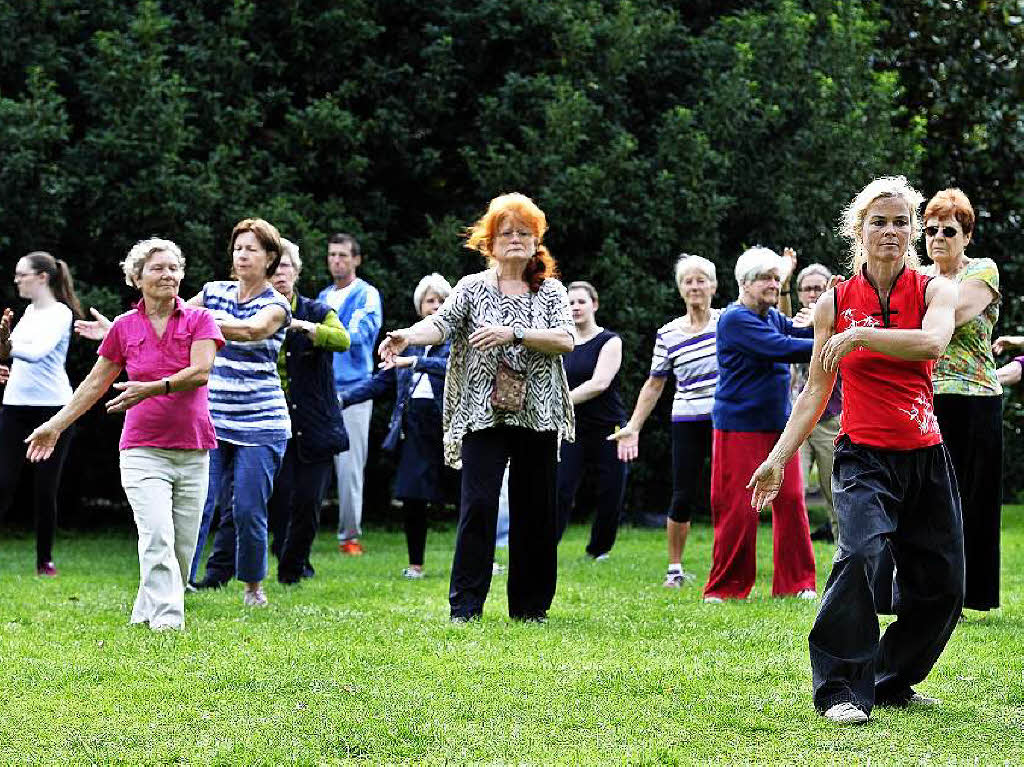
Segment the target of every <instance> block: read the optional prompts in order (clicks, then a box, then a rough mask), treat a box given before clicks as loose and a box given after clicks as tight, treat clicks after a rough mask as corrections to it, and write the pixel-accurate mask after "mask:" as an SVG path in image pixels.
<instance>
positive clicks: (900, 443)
mask: <svg viewBox="0 0 1024 767" xmlns="http://www.w3.org/2000/svg"><path fill="white" fill-rule="evenodd" d="M930 281H931V277H928V276H926V275H923V274H921V273H920V272H917V271H914V270H913V269H907V268H906V267H904V268H903V269H902V270H901V271H900V273H899V274H898V275H896V280H895V282H894V283H893V287H892V290H891V291H890V293H889V298H888V300H887V301H883V300H882V298H881V296H880V294H879V292H878V289H877V287H876V286H875V285H874V283H873V281H872V280H871V278H870V277H869V276H868V273H867V267H866V266H865V267H864V268H863V269H862V270H861V273H860V274H858V275H857V276H856V277H853V278H852V279H849V280H847V281H846V282H841V283H840V284H839V285H838V286H836V293H835V296H836V319H835V332H836V333H842V332H843V331H844V330H847V329H849V328H853V327H868V328H898V329H903V330H918V329H920V327H921V321H922V320H923V319H924V313H925V308H926V307H925V302H924V292H925V289H926V288H927V287H928V283H929V282H930ZM934 366H935V361H934V360H921V361H912V360H901V359H897V358H896V357H889V356H887V355H885V354H879V353H878V352H874V351H868V350H866V349H859V350H857V351H854V352H850V353H849V354H847V355H846V356H845V357H843V359H842V361H841V362H840V363H839V372H840V375H842V378H843V414H842V421H841V424H842V430H841V431H840V435H842V434H846V435H847V436H848V437H849V438H850V440H851V441H852V442H854V443H855V444H858V445H866V446H869V447H877V448H882V449H884V450H915V449H917V448H922V447H930V446H932V445H938V444H940V443H941V442H942V435H941V434H940V433H939V422H938V420H937V419H936V418H935V410H934V405H933V402H934V400H933V394H932V368H933V367H934Z"/></svg>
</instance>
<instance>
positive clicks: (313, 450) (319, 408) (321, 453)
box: [284, 294, 348, 463]
mask: <svg viewBox="0 0 1024 767" xmlns="http://www.w3.org/2000/svg"><path fill="white" fill-rule="evenodd" d="M328 311H330V309H329V307H328V306H327V304H323V303H321V302H320V301H314V300H313V299H311V298H306V297H304V296H300V295H298V294H296V296H295V311H294V312H293V313H292V316H293V317H295V319H299V320H308V321H309V322H323V320H324V317H326V316H327V312H328ZM284 353H285V367H286V368H287V370H288V413H289V415H290V416H291V419H292V439H293V440H295V447H296V452H297V454H298V458H299V460H300V461H302V462H303V463H317V462H319V461H326V460H328V459H330V458H331V457H333V456H334V454H335V453H341V452H343V451H345V450H348V432H346V431H345V422H344V421H343V420H342V418H341V408H340V407H339V405H338V398H337V395H336V394H335V391H334V368H333V367H332V365H333V360H334V352H332V351H330V350H328V349H323V348H320V347H316V346H314V345H313V340H312V339H311V338H310V337H309V336H308V335H306V334H305V333H298V332H291V333H288V335H287V337H286V339H285V343H284Z"/></svg>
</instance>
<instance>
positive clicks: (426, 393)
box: [345, 273, 457, 578]
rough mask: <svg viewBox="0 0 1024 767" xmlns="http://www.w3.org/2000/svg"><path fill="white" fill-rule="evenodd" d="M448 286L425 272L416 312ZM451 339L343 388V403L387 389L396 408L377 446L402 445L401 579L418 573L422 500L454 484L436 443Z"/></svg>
mask: <svg viewBox="0 0 1024 767" xmlns="http://www.w3.org/2000/svg"><path fill="white" fill-rule="evenodd" d="M451 292H452V288H451V285H449V284H448V281H447V280H445V278H444V277H442V276H441V275H440V274H437V273H434V274H428V275H427V276H426V277H424V278H423V279H422V280H420V282H419V284H418V285H417V286H416V290H415V291H413V306H415V307H416V311H417V312H418V313H419V315H420V317H426V316H428V315H431V314H433V313H434V312H436V311H437V310H438V309H439V308H440V306H441V304H442V303H444V300H445V299H446V298H447V297H448V295H449V294H450V293H451ZM450 348H451V343H450V342H445V343H443V344H440V345H438V346H426V347H424V346H410V347H408V348H407V349H406V350H405V354H404V355H403V356H401V357H396V358H395V359H394V363H393V364H392V365H388V364H387V363H382V365H381V366H382V367H384V368H385V369H384V370H382V371H381V372H379V373H377V374H376V375H375V376H374V377H373V378H371V379H367V380H366V381H364V382H363V383H360V384H357V385H356V386H354V387H353V388H352V389H351V390H349V391H348V392H347V394H348V396H347V397H346V398H345V406H346V407H348V406H349V405H355V404H358V403H360V402H365V401H366V400H368V399H376V398H377V397H380V396H383V395H384V394H386V393H387V392H388V391H391V390H392V389H393V390H394V392H395V408H394V410H393V411H392V412H391V422H390V423H389V424H388V433H387V437H385V438H384V443H383V445H382V447H383V448H384V449H385V450H395V449H396V448H398V447H399V445H401V452H400V453H399V458H398V470H397V472H396V474H395V491H394V495H395V498H398V499H400V500H401V501H402V506H403V508H404V509H405V541H406V544H407V546H408V549H409V566H408V567H407V568H405V569H404V570H403V571H402V575H404V576H405V577H406V578H422V577H423V552H424V549H425V548H426V542H427V505H428V504H431V503H443V502H444V501H445V498H446V496H447V495H448V493H447V492H446V490H448V488H454V487H457V484H456V482H455V478H454V476H453V475H454V472H453V471H452V470H451V469H449V468H447V467H446V466H445V465H444V454H443V450H442V444H441V434H442V429H441V411H442V407H443V403H444V378H445V373H446V371H447V369H448V353H449V350H450Z"/></svg>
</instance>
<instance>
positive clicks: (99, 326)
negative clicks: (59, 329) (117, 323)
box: [75, 308, 111, 341]
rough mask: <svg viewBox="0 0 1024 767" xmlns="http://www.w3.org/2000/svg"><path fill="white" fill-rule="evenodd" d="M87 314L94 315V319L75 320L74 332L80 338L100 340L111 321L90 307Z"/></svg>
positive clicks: (108, 328)
mask: <svg viewBox="0 0 1024 767" xmlns="http://www.w3.org/2000/svg"><path fill="white" fill-rule="evenodd" d="M89 314H91V315H92V316H93V317H95V319H94V320H75V332H76V333H78V335H80V336H82V338H88V339H90V340H92V341H102V340H103V339H104V338H105V337H106V335H107V331H108V330H110V325H111V322H110V320H108V319H107V318H106V317H104V316H103V315H102V314H100V313H99V312H98V311H96V310H95V309H92V308H90V309H89Z"/></svg>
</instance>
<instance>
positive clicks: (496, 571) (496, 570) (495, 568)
mask: <svg viewBox="0 0 1024 767" xmlns="http://www.w3.org/2000/svg"><path fill="white" fill-rule="evenodd" d="M504 573H505V566H504V565H502V564H499V563H497V562H494V563H492V564H491V575H503V574H504Z"/></svg>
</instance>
